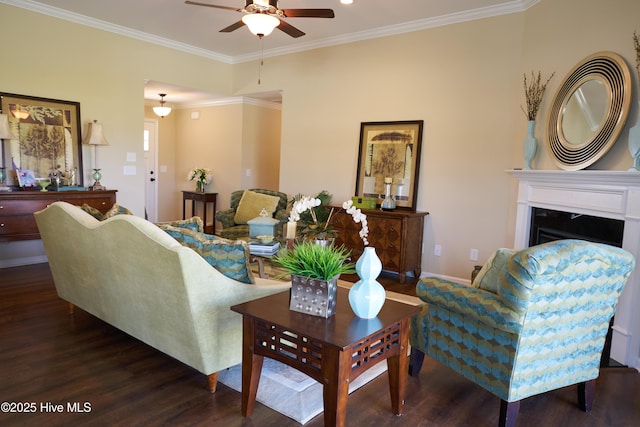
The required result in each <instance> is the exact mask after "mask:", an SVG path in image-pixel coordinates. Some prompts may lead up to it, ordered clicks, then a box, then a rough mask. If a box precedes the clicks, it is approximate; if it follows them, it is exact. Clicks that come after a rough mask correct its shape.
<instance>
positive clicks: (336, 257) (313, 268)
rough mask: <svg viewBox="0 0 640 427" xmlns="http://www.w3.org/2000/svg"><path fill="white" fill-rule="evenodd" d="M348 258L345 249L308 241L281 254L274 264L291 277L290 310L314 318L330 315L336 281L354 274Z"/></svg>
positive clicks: (332, 310)
mask: <svg viewBox="0 0 640 427" xmlns="http://www.w3.org/2000/svg"><path fill="white" fill-rule="evenodd" d="M350 255H351V252H350V251H349V250H348V249H346V248H345V247H344V246H340V247H337V246H334V245H327V246H322V245H317V244H315V243H314V242H310V241H302V242H299V243H297V244H296V245H295V246H293V247H292V248H291V249H284V250H282V251H280V252H279V253H278V255H276V257H275V258H274V262H275V263H276V264H278V265H280V266H281V267H282V268H284V269H285V270H286V271H287V272H288V274H291V283H292V286H291V301H290V304H289V308H290V309H291V310H294V311H299V312H301V313H306V314H311V315H314V316H321V317H330V316H332V315H333V314H334V313H335V307H336V293H337V290H338V278H339V277H340V275H341V274H352V273H355V268H354V267H355V266H354V264H353V263H350V262H347V261H348V259H349V256H350Z"/></svg>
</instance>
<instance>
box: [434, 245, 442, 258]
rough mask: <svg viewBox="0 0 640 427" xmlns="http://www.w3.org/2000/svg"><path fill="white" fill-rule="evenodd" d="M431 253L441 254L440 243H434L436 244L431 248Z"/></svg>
mask: <svg viewBox="0 0 640 427" xmlns="http://www.w3.org/2000/svg"><path fill="white" fill-rule="evenodd" d="M433 254H434V255H435V256H440V255H442V246H440V245H436V246H435V247H434V248H433Z"/></svg>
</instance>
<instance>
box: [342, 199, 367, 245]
mask: <svg viewBox="0 0 640 427" xmlns="http://www.w3.org/2000/svg"><path fill="white" fill-rule="evenodd" d="M342 209H344V210H345V212H346V213H348V214H349V215H351V217H352V218H353V222H355V223H356V224H357V223H360V224H362V228H360V232H359V233H358V234H359V235H360V238H361V239H362V243H364V245H365V246H367V245H368V244H369V240H367V236H369V225H368V224H367V215H365V214H363V213H362V211H361V210H360V209H359V208H357V207H355V206H353V201H352V200H347V201H346V202H344V203H343V204H342Z"/></svg>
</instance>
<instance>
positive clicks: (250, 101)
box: [144, 96, 282, 110]
mask: <svg viewBox="0 0 640 427" xmlns="http://www.w3.org/2000/svg"><path fill="white" fill-rule="evenodd" d="M238 104H244V105H253V106H256V107H264V108H272V109H274V110H282V104H280V103H278V102H270V101H263V100H261V99H256V98H249V97H246V96H234V97H229V98H222V99H211V100H207V101H199V102H184V103H172V104H169V103H167V104H166V105H167V107H171V108H175V109H177V110H186V109H193V108H206V107H221V106H225V105H238ZM144 105H145V106H147V107H157V106H158V102H157V101H154V100H151V99H145V101H144Z"/></svg>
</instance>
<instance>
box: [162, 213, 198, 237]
mask: <svg viewBox="0 0 640 427" xmlns="http://www.w3.org/2000/svg"><path fill="white" fill-rule="evenodd" d="M156 225H157V226H158V227H160V228H161V229H163V230H164V229H166V227H178V228H186V229H188V230H192V231H196V232H198V233H202V232H203V231H204V226H203V224H202V218H200V217H199V216H193V217H191V218H188V219H179V220H175V221H169V222H159V223H157V224H156Z"/></svg>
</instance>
